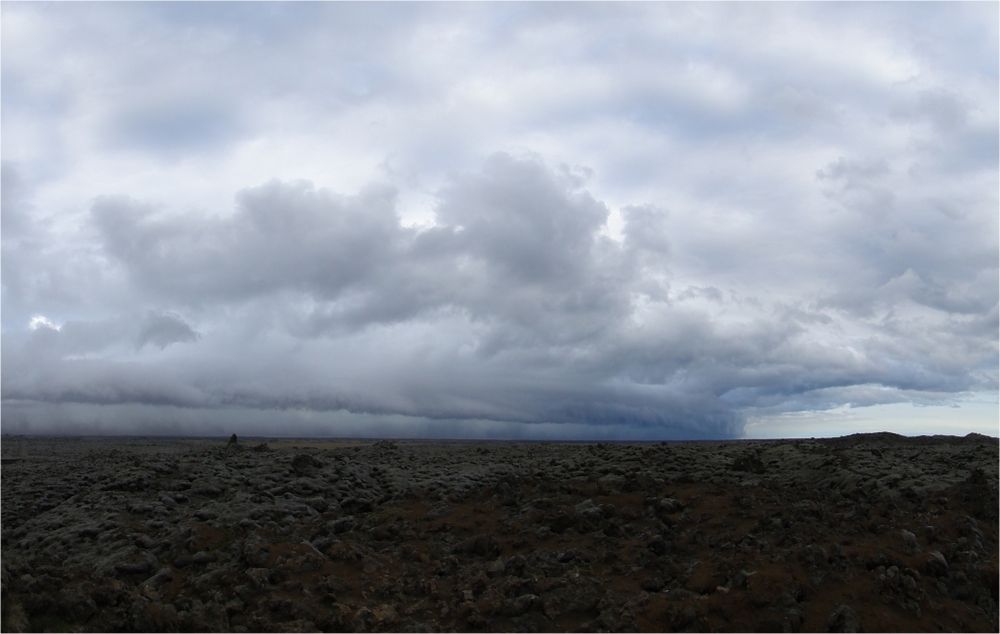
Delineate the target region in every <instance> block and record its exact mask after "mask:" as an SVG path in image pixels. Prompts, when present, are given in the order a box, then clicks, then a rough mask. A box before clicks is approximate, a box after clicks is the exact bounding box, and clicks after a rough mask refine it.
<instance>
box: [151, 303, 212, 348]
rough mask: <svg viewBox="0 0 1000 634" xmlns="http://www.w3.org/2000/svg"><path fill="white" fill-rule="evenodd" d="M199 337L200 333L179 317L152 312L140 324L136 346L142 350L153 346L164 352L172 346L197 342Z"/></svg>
mask: <svg viewBox="0 0 1000 634" xmlns="http://www.w3.org/2000/svg"><path fill="white" fill-rule="evenodd" d="M198 337H199V335H198V333H197V332H195V331H194V330H193V329H192V328H191V326H189V325H188V324H187V322H185V321H184V320H183V319H181V318H180V317H179V316H178V315H174V314H171V313H155V312H150V313H148V314H147V315H146V316H145V318H144V319H143V320H142V322H141V324H140V327H139V333H138V335H137V337H136V340H135V345H136V346H137V347H139V348H142V347H143V346H145V345H146V344H153V345H155V346H157V347H159V348H160V349H161V350H162V349H164V348H166V347H167V346H169V345H171V344H175V343H184V342H191V341H197V340H198Z"/></svg>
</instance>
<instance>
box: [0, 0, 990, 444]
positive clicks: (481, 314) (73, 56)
mask: <svg viewBox="0 0 1000 634" xmlns="http://www.w3.org/2000/svg"><path fill="white" fill-rule="evenodd" d="M0 10H2V18H3V20H2V22H3V26H2V29H3V32H2V37H3V39H2V42H3V44H2V46H3V50H2V53H3V55H2V80H3V85H2V108H3V110H2V134H3V146H2V153H3V207H2V249H3V252H2V265H3V269H2V279H3V296H2V345H3V350H2V360H3V366H2V370H3V372H2V396H3V412H2V414H3V418H2V421H3V431H4V432H8V433H18V432H25V431H28V432H32V431H37V432H42V431H47V432H77V433H115V432H125V433H127V432H133V433H205V434H216V433H218V434H225V433H229V432H231V431H235V432H238V433H244V434H252V433H257V434H303V435H308V434H332V435H364V436H378V435H390V436H421V435H433V436H458V437H481V436H493V437H514V438H621V439H626V438H717V437H740V436H744V435H746V436H755V437H762V436H802V435H806V436H809V435H836V434H841V433H852V432H856V431H875V430H880V429H891V430H893V431H897V432H902V433H958V434H964V433H967V432H970V431H978V432H982V433H990V434H994V435H995V434H997V424H998V423H997V411H998V410H997V380H998V371H997V368H998V312H997V299H998V187H1000V182H998V114H997V113H998V109H1000V102H998V67H997V66H998V62H997V59H998V32H997V24H998V5H997V3H994V2H989V3H975V4H961V3H941V4H931V3H920V4H904V3H887V4H884V3H871V4H869V3H865V4H842V3H836V4H812V3H808V4H788V3H765V4H749V3H747V4H739V5H730V4H721V3H710V4H679V3H668V4H609V5H604V4H584V5H577V4H509V3H504V4H478V3H477V4H441V5H437V4H414V3H408V4H405V5H395V4H383V3H378V4H339V3H338V4H324V3H307V4H302V3H294V4H264V3H253V4H231V3H226V4H206V3H156V4H145V3H142V4H139V3H136V4H131V3H128V4H120V3H114V4H102V5H93V4H85V3H72V4H39V3H30V4H22V3H18V2H6V1H5V2H3V4H2V8H0Z"/></svg>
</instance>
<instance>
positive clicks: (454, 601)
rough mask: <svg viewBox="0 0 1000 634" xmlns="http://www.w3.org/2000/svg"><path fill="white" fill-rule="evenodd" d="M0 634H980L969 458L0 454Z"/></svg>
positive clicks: (954, 448)
mask: <svg viewBox="0 0 1000 634" xmlns="http://www.w3.org/2000/svg"><path fill="white" fill-rule="evenodd" d="M0 447H2V455H3V466H2V518H0V521H2V545H3V551H2V573H3V580H2V581H3V603H2V612H3V614H2V617H3V622H2V627H3V630H4V631H11V632H16V631H45V630H69V631H121V630H133V631H165V630H166V631H178V630H180V631H311V630H333V631H344V630H358V631H369V630H371V631H378V630H383V631H384V630H392V631H440V630H447V631H453V630H459V631H470V630H502V631H630V630H643V631H670V630H679V631H692V630H695V631H709V630H730V631H733V630H735V631H786V632H787V631H842V632H846V631H990V632H995V631H997V626H998V623H997V584H998V577H997V557H998V551H997V538H998V533H997V531H998V528H997V507H998V498H997V483H998V473H997V464H998V444H997V440H996V439H993V438H986V437H982V436H968V437H965V438H951V437H933V438H926V437H925V438H915V439H908V438H902V437H899V436H894V435H891V434H874V435H865V436H852V437H846V438H840V439H830V440H804V441H774V442H770V441H769V442H748V441H743V442H730V443H707V442H706V443H662V444H631V445H626V444H621V445H619V444H540V443H538V444H510V443H480V444H475V443H417V442H398V443H395V442H386V441H379V442H373V443H367V442H340V443H338V442H332V441H289V440H283V441H268V442H267V443H266V444H264V443H263V442H262V441H261V440H252V441H251V440H247V439H241V440H239V441H238V442H236V443H227V442H226V441H225V439H221V440H211V441H209V440H178V439H174V440H164V439H159V440H156V439H116V440H110V439H70V438H59V439H55V438H47V439H46V438H19V437H4V439H3V442H2V445H0Z"/></svg>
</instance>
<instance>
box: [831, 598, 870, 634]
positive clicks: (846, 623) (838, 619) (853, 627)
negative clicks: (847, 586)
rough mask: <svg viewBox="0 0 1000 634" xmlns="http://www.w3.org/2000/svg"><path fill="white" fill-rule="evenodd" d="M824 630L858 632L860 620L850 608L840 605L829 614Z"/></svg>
mask: <svg viewBox="0 0 1000 634" xmlns="http://www.w3.org/2000/svg"><path fill="white" fill-rule="evenodd" d="M826 628H827V629H826V631H828V632H860V631H861V619H859V618H858V614H857V612H855V611H854V609H853V608H852V607H851V606H849V605H845V604H843V603H842V604H840V605H838V606H837V607H835V608H834V609H833V611H832V612H831V613H830V617H829V618H828V619H827V621H826Z"/></svg>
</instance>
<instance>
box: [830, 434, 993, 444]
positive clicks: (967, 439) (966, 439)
mask: <svg viewBox="0 0 1000 634" xmlns="http://www.w3.org/2000/svg"><path fill="white" fill-rule="evenodd" d="M821 440H823V441H824V442H829V443H833V444H838V445H840V444H844V445H847V444H855V443H883V444H904V445H923V444H928V443H935V444H937V443H962V444H994V445H995V444H997V443H998V442H1000V439H998V438H995V437H993V436H986V435H985V434H979V433H976V432H971V433H968V434H966V435H964V436H951V435H948V434H934V435H932V436H903V435H902V434H896V433H893V432H890V431H877V432H869V433H863V434H850V435H848V436H839V437H837V438H825V439H821Z"/></svg>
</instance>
